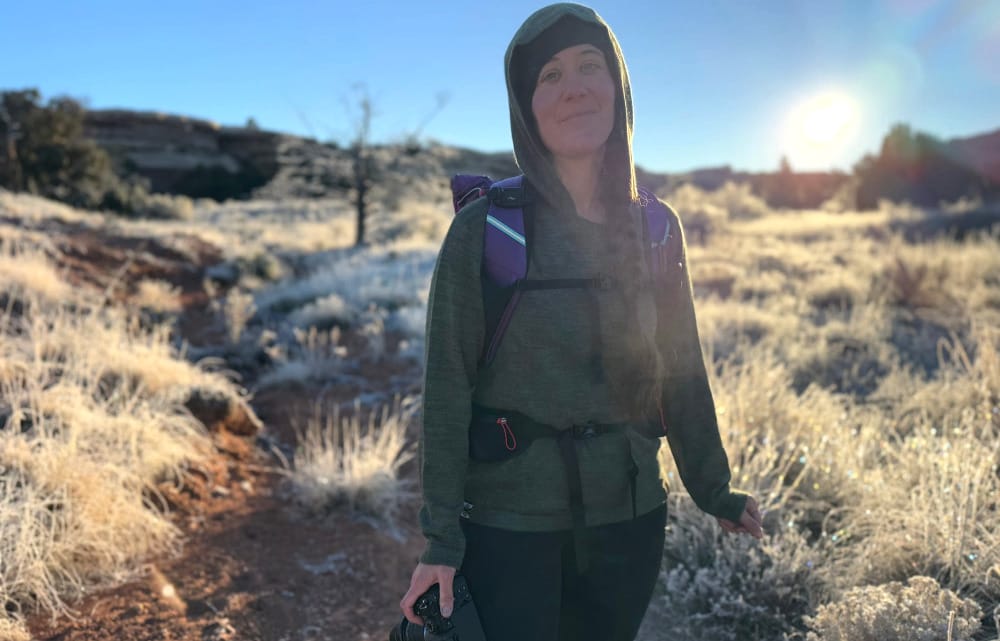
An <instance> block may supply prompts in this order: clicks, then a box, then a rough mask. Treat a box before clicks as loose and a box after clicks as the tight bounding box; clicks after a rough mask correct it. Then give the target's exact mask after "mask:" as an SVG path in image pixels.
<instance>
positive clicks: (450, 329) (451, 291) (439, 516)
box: [419, 199, 485, 568]
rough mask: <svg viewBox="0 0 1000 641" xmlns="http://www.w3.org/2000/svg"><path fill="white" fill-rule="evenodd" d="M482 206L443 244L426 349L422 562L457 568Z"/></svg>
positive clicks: (478, 304) (479, 311) (477, 342)
mask: <svg viewBox="0 0 1000 641" xmlns="http://www.w3.org/2000/svg"><path fill="white" fill-rule="evenodd" d="M481 200H485V199H481ZM480 205H481V203H480V202H479V201H477V202H476V203H473V204H470V205H468V206H467V207H466V208H465V209H463V210H462V211H460V212H459V213H458V214H457V215H456V217H455V219H454V220H453V221H452V225H451V227H450V228H449V230H448V233H447V235H446V236H445V239H444V242H443V243H442V245H441V250H440V252H439V254H438V258H437V262H436V264H435V266H434V274H433V276H432V278H431V285H430V293H429V296H428V303H427V325H426V336H425V344H424V363H425V367H424V394H423V425H422V430H421V436H420V444H419V445H420V447H419V459H420V483H421V488H422V489H421V491H422V498H423V505H422V507H421V509H420V513H419V522H420V528H421V531H422V532H423V535H424V538H425V539H426V542H427V543H426V547H425V549H424V552H423V554H422V555H421V556H420V561H421V562H422V563H426V564H429V565H448V566H451V567H454V568H458V567H460V566H461V563H462V558H463V556H464V555H465V537H464V535H463V533H462V530H461V527H460V525H459V518H460V517H459V514H460V513H461V511H462V504H463V500H464V496H463V494H464V487H465V473H466V469H467V467H468V453H469V432H468V429H469V419H470V417H471V412H472V410H471V401H472V389H473V387H474V385H475V380H476V371H477V364H478V359H479V354H480V353H481V350H482V345H483V333H484V329H483V328H484V320H483V303H482V293H481V287H482V286H481V284H480V280H479V272H480V257H481V255H482V224H483V220H484V218H485V212H484V211H479V210H481V209H482V210H484V208H483V207H481V206H480ZM477 212H478V213H479V214H480V215H477ZM477 222H478V227H479V228H478V229H477V228H476V227H477Z"/></svg>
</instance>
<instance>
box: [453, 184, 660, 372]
mask: <svg viewBox="0 0 1000 641" xmlns="http://www.w3.org/2000/svg"><path fill="white" fill-rule="evenodd" d="M523 178H524V176H523V175H521V176H514V177H512V178H507V179H505V180H500V181H497V182H494V181H493V180H492V179H490V178H489V177H488V176H476V175H468V174H456V175H455V176H453V177H452V179H451V193H452V202H453V204H454V207H455V213H458V212H459V210H461V209H462V208H463V207H464V206H465V205H467V204H469V203H471V202H472V201H474V200H476V199H478V198H481V197H483V196H487V197H488V198H489V199H490V208H489V211H488V212H487V214H486V227H485V229H484V230H483V259H482V269H481V272H480V276H481V278H482V281H483V309H484V311H485V316H486V336H487V337H488V338H489V340H487V342H486V343H485V345H484V348H483V353H482V355H481V356H480V360H479V366H480V367H481V368H482V367H486V366H488V365H489V364H490V363H492V362H493V358H494V357H495V356H496V352H497V348H498V347H499V346H500V342H501V341H502V340H503V336H504V333H505V332H506V330H507V326H508V324H509V323H510V319H511V317H512V316H513V313H514V309H515V308H516V307H517V304H518V301H520V299H521V293H522V292H524V291H526V290H529V289H562V288H593V289H609V288H612V287H614V286H615V284H614V282H613V279H612V278H611V277H610V276H607V275H605V274H596V275H594V276H592V277H590V278H560V279H544V280H539V279H533V280H529V279H527V278H526V276H527V273H528V262H529V260H530V258H531V246H530V240H531V220H530V217H526V216H525V215H524V205H525V204H527V202H528V201H527V200H526V197H525V192H524V189H523V188H522V185H523ZM639 196H640V202H641V204H642V210H643V213H644V218H645V221H646V235H645V238H646V239H647V240H648V241H649V243H650V250H651V251H650V252H648V253H647V257H648V260H649V267H650V273H651V274H661V273H663V272H664V271H665V270H666V268H667V265H669V264H670V259H669V257H668V256H667V241H668V240H669V238H670V237H671V231H672V230H671V228H670V212H669V210H668V209H667V207H666V206H664V205H663V203H661V202H660V201H659V200H657V198H656V197H655V196H654V195H653V194H652V192H650V191H649V190H647V189H645V188H643V187H640V188H639Z"/></svg>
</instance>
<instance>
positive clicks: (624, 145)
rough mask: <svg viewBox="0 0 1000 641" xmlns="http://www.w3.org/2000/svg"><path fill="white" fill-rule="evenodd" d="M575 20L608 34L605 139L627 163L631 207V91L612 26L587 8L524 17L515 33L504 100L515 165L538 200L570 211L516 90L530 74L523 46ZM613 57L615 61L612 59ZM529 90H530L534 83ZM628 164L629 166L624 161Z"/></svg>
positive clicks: (550, 9)
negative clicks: (610, 96) (611, 93)
mask: <svg viewBox="0 0 1000 641" xmlns="http://www.w3.org/2000/svg"><path fill="white" fill-rule="evenodd" d="M566 17H570V18H576V19H579V20H582V21H584V22H588V23H591V24H593V25H595V26H597V27H599V28H600V30H601V31H602V33H606V34H607V39H608V41H609V43H610V50H611V52H609V53H608V57H609V60H608V61H607V62H608V67H609V69H610V70H611V73H612V76H613V78H614V80H615V83H616V88H617V91H616V94H617V95H616V97H615V124H614V128H613V129H612V131H611V136H610V137H609V138H608V146H609V147H612V146H614V147H616V148H617V152H618V153H617V157H618V158H620V159H621V160H622V161H625V162H626V163H627V171H628V182H629V185H627V191H628V193H629V194H630V195H631V199H632V201H633V202H635V201H636V200H637V198H638V194H637V192H636V184H635V165H634V163H633V160H632V91H631V88H630V85H629V77H628V69H627V68H626V67H625V58H624V57H623V56H622V51H621V47H620V46H619V44H618V40H617V38H615V35H614V33H613V32H612V31H611V27H609V26H608V24H607V23H606V22H605V21H604V19H603V18H601V17H600V16H599V15H598V14H597V12H596V11H594V10H593V9H591V8H590V7H586V6H584V5H580V4H574V3H569V2H564V3H558V4H552V5H549V6H546V7H543V8H541V9H539V10H538V11H535V12H534V13H533V14H531V15H530V16H528V18H527V20H525V21H524V23H523V24H522V25H521V27H520V28H519V29H518V30H517V33H515V34H514V38H513V39H512V40H511V42H510V45H508V47H507V53H506V55H505V56H504V67H505V70H506V79H507V99H508V101H509V105H510V130H511V137H512V139H513V143H514V160H515V162H516V163H517V166H518V168H519V169H520V170H521V172H522V173H523V174H524V176H525V178H526V179H527V182H528V183H529V187H530V188H533V189H532V191H533V192H535V194H536V195H538V194H541V195H544V197H545V199H546V200H548V201H549V203H550V205H552V206H553V207H555V208H556V209H557V210H560V211H574V209H573V201H572V199H571V198H570V196H569V193H568V192H567V191H566V189H565V188H564V187H563V185H562V182H560V180H559V176H558V174H557V173H556V170H555V165H554V164H553V163H552V159H551V157H550V155H549V153H548V151H547V150H546V149H545V146H544V145H543V144H542V140H541V137H540V136H539V135H538V129H537V127H536V126H535V123H534V116H533V115H532V114H531V99H530V95H529V96H526V97H523V96H522V97H521V98H525V99H524V100H521V99H519V96H518V91H517V88H518V87H519V86H522V87H523V86H524V82H525V76H526V75H527V74H530V73H531V70H529V69H528V68H527V65H526V64H525V62H524V57H525V56H524V50H525V47H526V45H528V44H530V43H532V42H533V41H534V40H535V39H536V38H538V37H539V36H541V35H543V34H544V32H545V30H546V29H548V28H549V27H551V26H552V25H554V24H556V22H558V21H559V20H560V19H562V18H566ZM612 58H613V59H612ZM531 86H534V79H532V82H531ZM626 159H627V161H626Z"/></svg>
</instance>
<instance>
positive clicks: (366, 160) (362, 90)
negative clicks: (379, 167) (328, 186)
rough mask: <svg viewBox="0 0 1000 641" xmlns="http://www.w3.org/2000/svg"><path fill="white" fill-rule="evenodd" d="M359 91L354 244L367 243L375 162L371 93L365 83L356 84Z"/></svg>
mask: <svg viewBox="0 0 1000 641" xmlns="http://www.w3.org/2000/svg"><path fill="white" fill-rule="evenodd" d="M354 89H355V90H356V91H358V93H359V97H358V110H359V112H360V113H359V115H358V118H357V119H356V120H355V122H354V139H353V141H352V142H351V157H352V161H353V162H352V167H353V170H354V208H355V211H356V212H357V218H358V224H357V236H356V237H355V240H354V244H355V246H357V245H363V244H364V243H365V216H366V215H367V209H368V193H369V191H370V190H371V182H372V174H373V170H374V163H373V159H372V154H371V148H370V139H371V125H372V116H373V115H374V113H375V110H374V107H373V103H372V99H371V95H370V94H369V93H368V88H367V87H366V86H365V85H364V84H361V83H359V84H356V85H355V86H354Z"/></svg>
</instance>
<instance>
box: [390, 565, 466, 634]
mask: <svg viewBox="0 0 1000 641" xmlns="http://www.w3.org/2000/svg"><path fill="white" fill-rule="evenodd" d="M455 572H456V569H455V568H453V567H451V566H450V565H424V564H423V563H418V564H417V568H416V569H415V570H414V571H413V576H412V577H410V590H409V591H408V592H407V593H406V595H405V596H404V597H403V600H402V601H400V602H399V607H400V608H402V610H403V616H405V617H406V619H407V620H408V621H409V622H410V623H413V624H415V625H423V624H424V620H423V619H421V618H420V617H418V616H417V615H416V614H414V613H413V604H414V603H416V602H417V598H419V597H420V595H421V594H423V593H424V592H426V591H427V590H428V589H429V588H430V587H431V586H432V585H434V584H435V583H437V584H438V585H439V586H440V588H439V596H440V604H441V616H443V617H446V618H447V617H450V616H451V612H452V609H453V608H454V607H455V595H454V594H452V590H453V588H454V585H455Z"/></svg>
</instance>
